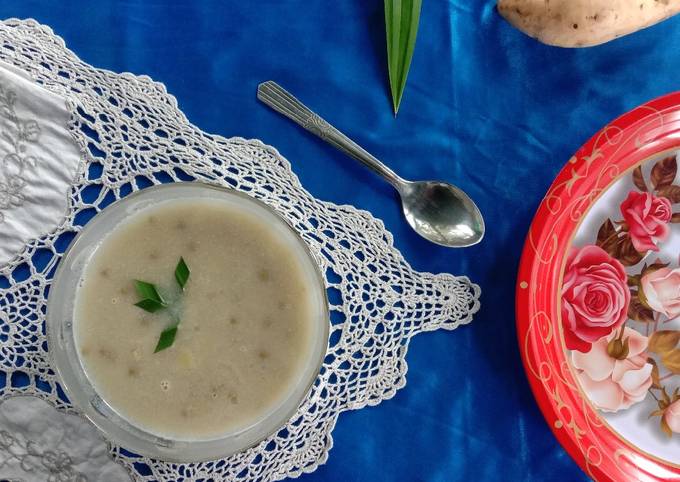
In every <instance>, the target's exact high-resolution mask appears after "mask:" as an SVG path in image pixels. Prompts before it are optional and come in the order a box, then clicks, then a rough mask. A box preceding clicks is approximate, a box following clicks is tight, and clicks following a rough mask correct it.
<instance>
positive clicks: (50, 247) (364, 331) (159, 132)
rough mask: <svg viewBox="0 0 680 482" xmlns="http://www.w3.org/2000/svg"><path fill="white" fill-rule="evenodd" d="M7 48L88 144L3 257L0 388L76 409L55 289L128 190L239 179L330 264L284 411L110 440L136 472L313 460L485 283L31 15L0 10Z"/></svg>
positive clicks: (221, 470) (219, 471) (235, 468)
mask: <svg viewBox="0 0 680 482" xmlns="http://www.w3.org/2000/svg"><path fill="white" fill-rule="evenodd" d="M0 60H3V61H5V62H7V63H9V64H11V65H14V66H15V67H18V68H20V69H22V70H24V71H26V72H28V73H29V75H30V76H31V77H32V78H33V79H34V80H35V81H36V82H38V83H39V84H41V85H43V86H44V87H45V88H47V89H48V90H50V91H51V92H54V93H57V94H60V95H62V96H64V97H65V98H67V99H68V102H69V106H70V109H71V125H70V128H71V132H72V134H73V136H74V138H75V139H76V141H77V143H78V144H79V146H80V149H81V151H82V156H83V162H82V166H81V170H80V172H79V173H78V174H77V176H76V179H75V181H74V183H73V186H72V187H71V191H70V193H69V196H68V197H69V199H68V207H67V211H66V213H65V217H64V220H63V221H62V222H61V223H60V224H59V226H58V227H57V228H56V229H55V230H53V231H52V232H50V233H46V234H45V235H43V236H42V237H40V238H38V239H35V240H31V241H30V242H28V243H27V245H26V246H25V247H24V249H23V251H21V252H20V253H18V254H17V256H15V258H14V259H13V260H12V261H10V262H9V264H7V265H5V266H3V267H2V268H0V375H2V373H4V375H5V377H4V378H5V381H4V387H2V389H1V391H0V400H5V399H7V398H8V397H11V396H14V395H18V394H24V395H35V396H38V397H40V398H42V399H44V400H46V401H48V402H49V403H50V404H52V405H54V406H56V407H57V408H59V409H63V410H66V411H70V412H74V409H73V407H72V406H71V405H70V404H69V402H68V401H67V400H66V399H65V397H64V395H63V393H61V389H60V388H59V385H58V380H57V378H56V376H55V373H54V371H53V370H52V369H51V367H50V364H49V361H48V357H47V343H46V337H45V329H44V326H43V325H44V315H45V306H46V295H47V293H48V290H49V285H50V280H51V277H52V274H53V272H54V268H55V266H56V264H57V263H58V261H59V259H60V258H61V256H62V253H63V251H64V249H65V248H66V246H67V245H68V242H69V241H70V240H71V239H72V237H73V236H74V233H76V232H78V231H79V230H80V228H81V226H82V225H83V224H84V223H85V222H86V220H87V219H88V218H89V216H90V215H92V214H95V213H97V212H99V211H100V210H101V209H103V208H104V207H105V206H106V205H107V204H108V203H110V202H111V201H114V200H115V199H118V198H121V197H123V196H125V195H126V194H128V193H129V192H131V191H135V190H138V189H140V188H143V187H145V186H148V185H150V184H157V183H160V182H167V181H187V180H192V179H196V180H201V181H204V182H209V183H215V184H220V185H224V186H229V187H232V188H235V189H238V190H240V191H244V192H246V193H248V194H250V195H251V196H254V197H256V198H258V199H261V200H263V201H264V202H266V203H267V204H269V205H271V206H273V207H274V208H275V209H276V210H277V211H278V212H279V213H280V214H281V215H282V216H284V217H285V218H286V219H288V220H289V221H290V222H291V224H292V225H294V226H295V227H296V228H297V230H298V231H299V232H300V233H301V235H302V237H303V238H304V239H305V241H306V242H307V243H308V244H309V245H310V246H311V248H312V250H313V252H314V253H315V256H316V259H317V260H318V262H319V263H320V266H321V267H322V270H323V271H324V272H325V273H326V279H327V286H328V292H329V299H330V301H331V305H332V306H331V310H332V311H331V320H330V322H331V330H330V342H329V348H328V353H327V356H326V358H325V360H324V363H323V367H322V369H321V372H320V374H319V376H318V378H317V380H316V382H315V383H314V386H313V388H312V389H311V391H310V393H309V394H308V396H307V397H306V398H305V400H304V401H303V403H302V404H301V406H300V407H299V409H298V410H297V413H296V414H295V415H294V416H293V417H292V419H291V420H290V421H289V422H288V424H287V425H286V426H285V427H283V428H282V429H281V430H279V431H278V432H277V433H276V434H274V435H272V436H271V437H269V438H268V439H266V440H264V441H263V442H262V443H260V444H258V445H257V446H255V447H253V448H251V449H249V450H246V451H245V452H242V453H240V454H237V455H234V456H232V457H230V458H228V459H225V460H220V461H213V462H205V463H197V464H174V463H167V462H163V461H159V460H151V459H148V458H146V457H140V456H136V455H135V454H131V453H129V452H127V451H125V450H124V449H123V448H121V447H118V446H115V445H109V450H110V452H111V455H112V456H113V457H114V459H115V460H117V461H118V462H120V463H122V464H124V465H125V466H126V468H127V469H128V470H129V472H130V473H131V474H132V476H133V478H134V479H136V480H143V481H151V480H184V481H197V480H207V479H210V480H216V481H217V480H239V481H262V480H278V479H282V478H284V477H295V476H298V475H300V474H301V473H303V472H310V471H313V470H314V469H315V468H316V467H317V466H318V465H320V464H323V463H324V462H325V460H326V458H327V456H328V451H329V450H330V448H331V446H332V443H333V442H332V438H331V431H332V430H333V427H334V425H335V423H336V420H337V418H338V415H339V414H340V413H341V412H343V411H345V410H354V409H359V408H362V407H364V406H366V405H376V404H378V403H380V402H381V401H383V400H386V399H388V398H390V397H392V396H393V395H394V394H395V392H396V390H397V389H399V388H401V387H403V386H404V384H405V383H406V380H405V375H406V369H407V367H406V362H405V355H406V351H407V348H408V343H409V340H410V338H411V337H412V336H413V335H416V334H418V333H420V332H423V331H429V330H435V329H439V328H443V329H447V330H452V329H454V328H456V327H458V326H459V325H461V324H464V323H468V322H469V321H470V320H471V318H472V315H473V314H474V313H475V312H476V311H477V309H478V307H479V302H478V297H479V288H478V287H477V286H476V285H475V284H473V283H471V282H470V281H469V280H468V279H467V278H465V277H454V276H451V275H449V274H439V275H433V274H430V273H419V272H415V271H413V270H412V269H411V267H410V266H409V265H408V264H407V263H406V261H405V260H404V258H403V257H402V255H401V254H400V253H399V251H397V250H396V249H395V248H394V246H393V242H392V236H391V234H390V233H389V232H387V231H386V230H385V227H384V225H383V223H382V222H381V221H379V220H377V219H375V218H373V217H372V216H371V215H370V214H369V213H368V212H365V211H360V210H357V209H355V208H353V207H350V206H338V205H335V204H331V203H328V202H323V201H320V200H318V199H315V198H314V197H312V196H311V195H310V194H309V193H308V192H307V191H306V190H305V189H304V188H303V187H302V186H301V185H300V183H299V181H298V179H297V177H296V176H295V175H294V174H293V172H292V171H291V166H290V164H289V163H288V161H287V160H286V159H284V158H283V157H282V156H281V155H280V154H279V153H278V152H277V151H276V150H275V149H274V148H272V147H269V146H267V145H264V144H263V143H262V142H260V141H258V140H245V139H241V138H231V139H225V138H222V137H219V136H215V135H211V134H206V133H205V132H203V131H201V130H200V129H198V128H197V127H195V126H193V125H192V124H191V123H190V122H189V121H188V120H187V119H186V117H185V116H184V114H183V113H182V112H181V111H180V110H179V109H178V107H177V103H176V101H175V99H174V98H173V97H172V96H171V95H169V94H168V93H167V92H166V90H165V87H164V86H163V85H162V84H159V83H156V82H153V81H152V80H151V79H150V78H148V77H138V76H134V75H131V74H127V73H125V74H116V73H112V72H109V71H105V70H101V69H96V68H93V67H91V66H90V65H88V64H86V63H84V62H82V61H80V59H78V57H77V56H76V55H75V54H74V53H73V52H71V51H69V50H68V49H67V48H66V47H65V45H64V42H63V41H62V39H61V38H59V37H57V36H56V35H54V33H53V32H52V30H51V29H50V28H48V27H45V26H42V25H39V24H38V23H36V22H35V21H32V20H29V21H18V20H8V21H5V22H2V23H0ZM253 108H255V106H253ZM1 380H2V377H1V376H0V381H1Z"/></svg>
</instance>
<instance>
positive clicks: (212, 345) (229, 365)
mask: <svg viewBox="0 0 680 482" xmlns="http://www.w3.org/2000/svg"><path fill="white" fill-rule="evenodd" d="M180 259H183V260H184V261H185V263H186V266H187V268H188V271H187V272H186V273H185V274H186V275H188V279H186V284H185V285H184V289H182V288H181V285H180V282H179V281H178V280H177V279H176V278H175V269H176V267H177V265H178V262H179V260H180ZM301 265H302V263H301V254H300V249H299V248H298V249H297V251H296V249H294V248H293V246H292V245H291V243H290V242H289V241H284V240H282V238H281V236H279V235H278V233H277V232H276V231H274V230H273V229H272V228H271V227H270V226H269V225H268V224H267V222H265V221H263V220H262V219H260V218H259V217H258V216H256V215H254V214H252V213H249V212H246V211H244V210H241V209H239V208H236V207H234V206H232V205H229V204H227V203H221V202H220V201H216V200H208V199H191V200H182V201H167V202H163V203H160V204H158V205H156V206H154V207H147V208H145V209H143V210H141V211H140V212H138V213H136V214H134V215H133V216H131V217H130V219H128V220H126V221H125V222H124V223H122V224H121V225H119V226H118V227H117V228H116V229H115V230H114V231H113V232H112V233H111V234H110V235H108V236H107V237H106V238H105V239H104V240H103V241H102V243H101V245H100V246H99V248H98V249H97V250H96V251H95V253H94V255H93V257H92V259H91V260H90V261H89V262H88V265H87V267H86V269H85V271H84V276H83V279H82V282H81V286H80V288H79V289H78V292H77V295H76V303H75V318H74V330H75V339H76V345H77V349H78V352H79V356H80V359H81V361H82V364H83V367H84V369H85V372H86V374H87V376H88V378H90V380H91V382H92V383H93V385H94V387H95V389H96V390H97V391H98V392H99V394H100V395H101V397H102V398H103V399H104V400H106V401H107V402H108V403H109V404H110V405H111V407H113V408H114V409H115V410H116V411H117V412H118V413H119V414H120V415H121V416H123V417H124V418H126V419H128V420H129V421H130V422H131V423H133V424H134V425H137V426H139V427H141V428H144V429H146V430H148V431H151V432H153V433H156V434H159V435H163V436H169V437H175V438H183V439H209V438H214V437H218V436H220V434H223V433H225V432H227V431H232V430H236V429H240V428H245V427H248V426H250V425H252V424H253V423H255V422H256V421H257V420H258V419H260V418H262V417H263V415H264V414H266V413H267V412H269V411H271V410H272V408H274V407H276V406H277V404H279V403H280V402H281V400H282V399H283V398H284V397H285V396H286V394H287V392H288V390H289V388H290V387H291V386H293V385H294V384H295V383H297V381H298V380H299V377H300V373H301V372H302V371H303V369H304V365H305V363H306V362H307V360H308V358H309V354H310V350H311V345H312V340H311V337H312V335H311V333H312V332H313V330H312V327H313V323H315V322H317V320H315V319H314V316H315V313H317V311H315V306H314V302H313V298H314V293H313V291H314V289H316V288H315V286H318V280H313V279H311V278H310V275H309V273H308V271H305V270H304V269H303V268H302V267H301ZM135 280H141V281H143V282H146V283H149V284H150V285H153V286H154V287H155V288H156V289H157V292H158V294H159V296H160V298H161V299H162V306H151V307H150V306H144V307H140V306H139V305H138V303H139V302H140V301H141V300H142V299H144V298H145V296H143V294H144V293H143V292H140V290H139V288H138V286H137V285H136V283H135ZM314 283H317V285H315V284H314ZM173 326H176V327H177V330H176V335H175V337H174V339H172V340H171V341H170V344H169V345H168V346H167V347H161V349H160V350H159V349H158V348H159V346H160V345H161V342H160V338H161V334H162V333H164V330H166V332H167V331H168V329H170V328H172V327H173ZM167 342H168V340H167V339H166V340H165V343H166V344H167Z"/></svg>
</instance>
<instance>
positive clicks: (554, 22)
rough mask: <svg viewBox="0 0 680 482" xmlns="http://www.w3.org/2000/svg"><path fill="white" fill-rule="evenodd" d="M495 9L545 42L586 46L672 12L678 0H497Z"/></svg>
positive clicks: (678, 5) (679, 9)
mask: <svg viewBox="0 0 680 482" xmlns="http://www.w3.org/2000/svg"><path fill="white" fill-rule="evenodd" d="M498 11H499V12H500V14H501V15H503V17H505V18H506V20H508V22H510V23H511V24H512V25H514V26H515V27H517V28H518V29H520V30H521V31H522V32H524V33H526V34H527V35H529V36H531V37H535V38H536V39H538V40H539V41H541V42H543V43H545V44H548V45H556V46H560V47H588V46H591V45H598V44H601V43H604V42H608V41H610V40H612V39H615V38H617V37H621V36H622V35H627V34H629V33H632V32H635V31H636V30H640V29H643V28H645V27H649V26H650V25H653V24H655V23H657V22H660V21H661V20H664V19H666V18H668V17H670V16H671V15H675V14H676V13H678V12H680V0H498Z"/></svg>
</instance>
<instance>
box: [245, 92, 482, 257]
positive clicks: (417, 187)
mask: <svg viewBox="0 0 680 482" xmlns="http://www.w3.org/2000/svg"><path fill="white" fill-rule="evenodd" d="M257 98H258V99H260V100H261V101H262V102H264V103H265V104H267V105H268V106H269V107H271V108H272V109H274V110H275V111H277V112H280V113H281V114H283V115H285V116H286V117H288V118H290V119H292V120H293V121H294V122H296V123H298V124H299V125H301V126H302V127H304V128H305V129H307V130H308V131H310V132H312V133H314V134H316V135H317V136H319V137H321V138H322V139H323V140H325V141H326V142H328V143H329V144H332V145H333V146H335V147H337V148H338V149H340V150H341V151H343V152H344V153H345V154H348V155H349V156H351V157H353V158H354V159H356V160H358V161H361V162H362V163H363V164H364V165H365V166H366V167H368V168H370V169H372V170H373V171H374V172H375V173H377V174H378V175H380V176H382V177H383V178H384V179H385V180H386V181H387V182H389V183H390V184H392V186H394V188H395V189H396V190H397V191H398V192H399V195H400V196H401V204H402V208H403V210H404V216H405V217H406V220H407V221H408V223H409V224H410V225H411V227H412V228H413V229H414V230H415V231H416V232H417V233H418V234H420V235H421V236H422V237H424V238H425V239H428V240H430V241H432V242H433V243H436V244H440V245H442V246H449V247H453V248H464V247H466V246H472V245H473V244H477V243H479V242H480V241H481V240H482V237H483V236H484V219H483V218H482V215H481V213H480V212H479V209H478V208H477V206H476V205H475V203H474V202H473V201H472V199H470V197H469V196H468V195H467V194H465V193H464V192H463V191H462V190H460V189H459V188H457V187H456V186H453V185H451V184H448V183H445V182H440V181H407V180H405V179H402V178H401V177H399V176H398V175H397V174H395V172H394V171H392V170H391V169H390V168H389V167H387V166H386V165H384V164H383V163H382V162H380V161H379V160H378V159H376V158H375V157H373V156H372V155H371V154H369V153H368V152H366V151H365V150H364V149H362V148H361V147H360V146H359V145H358V144H356V143H355V142H354V141H352V140H351V139H350V138H348V137H347V136H345V135H344V134H343V133H342V132H340V131H339V130H337V129H336V128H335V127H333V126H332V125H330V124H329V123H328V122H326V121H325V120H323V119H322V118H321V117H320V116H319V115H318V114H315V113H314V112H312V111H311V110H309V109H308V108H307V107H306V106H305V105H304V104H303V103H302V102H300V101H299V100H297V99H296V98H295V97H293V96H292V95H291V94H290V93H289V92H287V91H286V90H284V89H283V88H282V87H281V86H280V85H278V84H277V83H276V82H274V81H271V80H269V81H267V82H263V83H261V84H260V85H259V86H258V87H257Z"/></svg>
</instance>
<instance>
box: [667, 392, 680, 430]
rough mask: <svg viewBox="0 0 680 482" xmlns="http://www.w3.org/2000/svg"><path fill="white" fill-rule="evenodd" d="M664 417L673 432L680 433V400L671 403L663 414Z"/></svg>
mask: <svg viewBox="0 0 680 482" xmlns="http://www.w3.org/2000/svg"><path fill="white" fill-rule="evenodd" d="M663 419H664V421H665V422H666V425H668V428H670V429H671V432H675V433H680V400H676V401H675V402H673V403H671V404H670V405H669V406H668V408H667V409H666V410H665V412H664V414H663Z"/></svg>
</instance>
